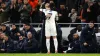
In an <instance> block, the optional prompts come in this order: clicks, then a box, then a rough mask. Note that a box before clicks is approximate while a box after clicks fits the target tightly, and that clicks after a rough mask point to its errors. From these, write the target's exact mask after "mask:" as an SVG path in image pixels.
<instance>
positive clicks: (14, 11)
mask: <svg viewBox="0 0 100 56" xmlns="http://www.w3.org/2000/svg"><path fill="white" fill-rule="evenodd" d="M16 2H17V1H16V0H12V1H11V5H10V6H9V14H10V22H11V23H18V22H19V20H20V13H19V12H18V9H19V8H18V5H17V3H16Z"/></svg>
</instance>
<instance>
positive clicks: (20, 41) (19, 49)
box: [17, 36, 25, 53]
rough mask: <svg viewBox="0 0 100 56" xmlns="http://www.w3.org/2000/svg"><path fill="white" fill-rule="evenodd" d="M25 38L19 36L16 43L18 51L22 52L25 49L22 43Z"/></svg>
mask: <svg viewBox="0 0 100 56" xmlns="http://www.w3.org/2000/svg"><path fill="white" fill-rule="evenodd" d="M24 42H25V39H24V37H23V36H19V41H18V44H17V52H18V53H24V52H25V50H24V45H25V43H24Z"/></svg>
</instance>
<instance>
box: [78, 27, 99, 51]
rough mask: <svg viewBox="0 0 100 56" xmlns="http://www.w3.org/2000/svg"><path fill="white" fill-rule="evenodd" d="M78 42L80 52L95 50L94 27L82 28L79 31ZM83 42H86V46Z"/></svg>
mask: <svg viewBox="0 0 100 56" xmlns="http://www.w3.org/2000/svg"><path fill="white" fill-rule="evenodd" d="M80 42H81V50H82V52H96V48H97V41H96V35H95V31H94V28H89V27H86V28H84V29H83V30H82V32H81V36H80ZM85 42H86V43H87V44H88V45H87V46H84V45H83V44H84V43H85Z"/></svg>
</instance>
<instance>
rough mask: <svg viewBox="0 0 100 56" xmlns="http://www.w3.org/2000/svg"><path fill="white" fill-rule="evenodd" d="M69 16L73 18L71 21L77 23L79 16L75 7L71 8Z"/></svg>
mask: <svg viewBox="0 0 100 56" xmlns="http://www.w3.org/2000/svg"><path fill="white" fill-rule="evenodd" d="M68 17H69V18H70V19H71V23H75V21H76V18H77V12H76V10H75V9H74V8H73V9H72V10H71V13H69V15H68Z"/></svg>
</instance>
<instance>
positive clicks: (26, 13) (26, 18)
mask: <svg viewBox="0 0 100 56" xmlns="http://www.w3.org/2000/svg"><path fill="white" fill-rule="evenodd" d="M19 12H20V13H21V14H20V15H21V22H22V23H25V22H30V12H31V6H30V4H28V0H24V4H23V6H22V7H21V8H20V9H19Z"/></svg>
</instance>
